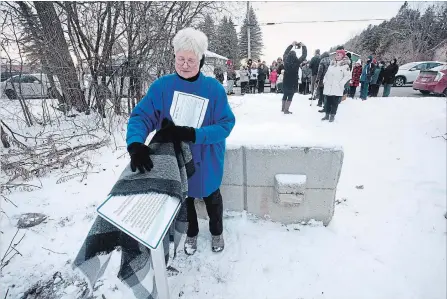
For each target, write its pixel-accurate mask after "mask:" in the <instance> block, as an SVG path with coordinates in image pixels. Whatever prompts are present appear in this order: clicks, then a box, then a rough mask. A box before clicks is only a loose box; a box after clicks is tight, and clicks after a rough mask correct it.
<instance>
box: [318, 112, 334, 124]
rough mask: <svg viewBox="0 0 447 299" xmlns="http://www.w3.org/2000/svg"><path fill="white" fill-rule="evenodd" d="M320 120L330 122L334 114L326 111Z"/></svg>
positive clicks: (332, 120)
mask: <svg viewBox="0 0 447 299" xmlns="http://www.w3.org/2000/svg"><path fill="white" fill-rule="evenodd" d="M321 120H328V121H329V122H331V123H332V122H334V120H335V114H329V113H326V115H325V117H323V118H322V119H321Z"/></svg>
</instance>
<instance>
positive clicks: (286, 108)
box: [284, 101, 292, 114]
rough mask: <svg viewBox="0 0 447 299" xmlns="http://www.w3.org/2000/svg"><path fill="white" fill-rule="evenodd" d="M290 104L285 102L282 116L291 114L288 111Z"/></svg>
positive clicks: (290, 102)
mask: <svg viewBox="0 0 447 299" xmlns="http://www.w3.org/2000/svg"><path fill="white" fill-rule="evenodd" d="M291 104H292V101H286V105H285V107H284V114H292V112H290V111H289V108H290V105H291Z"/></svg>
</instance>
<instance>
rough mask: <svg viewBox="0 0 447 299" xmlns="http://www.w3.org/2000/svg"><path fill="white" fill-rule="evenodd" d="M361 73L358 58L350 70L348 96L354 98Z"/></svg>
mask: <svg viewBox="0 0 447 299" xmlns="http://www.w3.org/2000/svg"><path fill="white" fill-rule="evenodd" d="M361 75H362V61H361V60H360V59H359V60H357V61H356V62H355V65H354V69H353V70H352V79H351V81H350V82H349V86H350V87H349V97H350V98H352V99H353V98H354V97H355V92H356V91H357V87H358V86H359V85H360V76H361Z"/></svg>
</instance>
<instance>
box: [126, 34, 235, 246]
mask: <svg viewBox="0 0 447 299" xmlns="http://www.w3.org/2000/svg"><path fill="white" fill-rule="evenodd" d="M172 43H173V46H174V52H175V58H174V59H175V71H176V73H175V74H170V75H166V76H163V77H161V78H159V79H157V80H156V81H155V82H153V83H152V85H151V86H150V87H149V90H148V92H147V94H146V95H145V96H144V98H143V99H142V100H141V101H140V102H139V103H138V105H137V106H136V107H135V109H134V110H133V111H132V114H131V115H130V119H129V122H128V126H127V138H126V139H127V145H128V151H129V154H130V158H131V166H132V170H133V171H136V169H138V170H139V171H141V172H144V171H150V170H151V169H152V167H153V163H152V160H151V158H150V151H149V148H148V147H147V146H146V145H145V141H146V138H147V137H148V135H149V134H150V133H151V132H152V131H154V130H158V129H160V128H161V123H162V120H163V119H165V118H167V119H169V120H172V118H171V115H170V108H171V104H172V101H173V96H174V92H176V91H177V92H182V93H187V94H192V95H195V96H199V97H202V98H207V99H208V100H209V102H208V107H207V111H206V114H205V118H204V120H203V123H202V126H201V127H200V128H191V127H183V126H175V127H174V128H173V129H172V136H173V138H174V140H176V141H183V142H188V143H189V144H190V148H191V151H192V155H193V159H194V164H195V169H196V171H195V173H194V175H193V176H192V177H191V178H190V179H189V181H188V196H189V197H188V198H187V199H186V205H187V214H188V223H189V225H188V231H187V238H186V241H185V252H186V253H187V254H189V255H192V254H194V253H195V252H196V250H197V235H198V233H199V226H198V222H197V214H196V210H195V207H194V199H195V198H202V199H203V200H204V201H205V205H206V209H207V212H208V216H209V229H210V232H211V235H212V244H211V248H212V250H213V251H214V252H220V251H222V250H223V249H224V239H223V235H222V233H223V220H222V216H223V215H222V214H223V205H222V195H221V193H220V189H219V188H220V185H221V183H222V177H223V168H224V156H225V139H226V138H227V137H228V136H229V135H230V133H231V131H232V129H233V127H234V124H235V117H234V114H233V112H232V111H231V108H230V105H229V104H228V99H227V94H226V92H225V89H224V87H223V86H222V84H220V83H219V82H218V81H217V80H216V79H214V78H211V77H207V76H205V75H204V74H203V73H201V72H200V69H201V67H202V66H203V63H204V59H205V56H204V53H205V51H206V50H207V47H208V39H207V37H206V35H205V34H204V33H203V32H201V31H198V30H195V29H193V28H186V29H183V30H180V31H179V32H178V33H177V34H176V36H175V37H174V39H173V42H172Z"/></svg>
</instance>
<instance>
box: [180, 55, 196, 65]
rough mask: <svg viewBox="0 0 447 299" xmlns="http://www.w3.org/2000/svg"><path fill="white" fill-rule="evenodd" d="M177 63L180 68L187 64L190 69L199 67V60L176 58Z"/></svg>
mask: <svg viewBox="0 0 447 299" xmlns="http://www.w3.org/2000/svg"><path fill="white" fill-rule="evenodd" d="M175 62H176V63H177V64H178V65H180V66H183V65H185V63H186V65H187V66H188V67H194V66H196V65H197V60H195V59H191V58H190V59H185V58H183V57H175Z"/></svg>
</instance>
